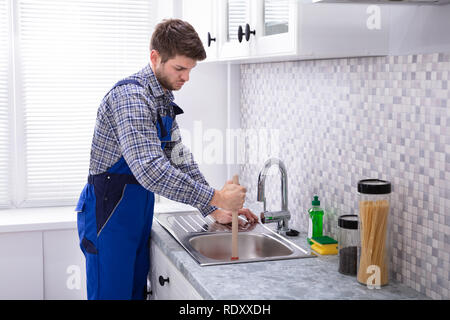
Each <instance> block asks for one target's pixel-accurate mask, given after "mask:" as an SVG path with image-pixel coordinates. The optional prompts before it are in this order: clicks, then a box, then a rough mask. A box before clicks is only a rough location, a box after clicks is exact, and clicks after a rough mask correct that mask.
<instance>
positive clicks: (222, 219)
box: [210, 208, 258, 225]
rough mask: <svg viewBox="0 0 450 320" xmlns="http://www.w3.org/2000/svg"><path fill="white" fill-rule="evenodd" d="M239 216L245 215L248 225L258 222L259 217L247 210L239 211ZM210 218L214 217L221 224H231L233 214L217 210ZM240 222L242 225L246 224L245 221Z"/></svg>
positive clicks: (240, 220)
mask: <svg viewBox="0 0 450 320" xmlns="http://www.w3.org/2000/svg"><path fill="white" fill-rule="evenodd" d="M238 214H239V215H243V216H244V217H245V218H246V219H247V221H248V223H256V222H258V217H257V216H256V215H255V214H254V213H253V212H251V211H250V209H247V208H242V209H239V211H238ZM210 216H212V217H213V218H214V219H215V220H216V221H217V222H218V223H220V224H228V223H231V220H232V217H233V213H232V212H231V211H228V210H224V209H217V210H216V211H214V212H212V213H211V214H210ZM238 220H239V224H240V225H245V224H246V223H245V221H243V220H242V219H238Z"/></svg>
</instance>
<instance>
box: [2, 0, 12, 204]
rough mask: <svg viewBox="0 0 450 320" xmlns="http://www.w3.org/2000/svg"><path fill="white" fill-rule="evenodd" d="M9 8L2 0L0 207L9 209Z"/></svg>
mask: <svg viewBox="0 0 450 320" xmlns="http://www.w3.org/2000/svg"><path fill="white" fill-rule="evenodd" d="M7 12H8V7H7V2H6V0H0V207H7V206H8V205H9V202H10V197H9V180H10V176H9V153H10V148H9V126H8V117H9V104H8V100H9V95H8V77H9V62H8V60H9V59H8V57H9V48H10V46H9V41H8V38H9V33H8V20H9V19H8V15H7Z"/></svg>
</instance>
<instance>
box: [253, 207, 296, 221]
mask: <svg viewBox="0 0 450 320" xmlns="http://www.w3.org/2000/svg"><path fill="white" fill-rule="evenodd" d="M260 218H261V223H271V222H278V221H282V220H289V219H290V218H291V214H290V213H289V211H284V210H282V211H263V212H261V214H260Z"/></svg>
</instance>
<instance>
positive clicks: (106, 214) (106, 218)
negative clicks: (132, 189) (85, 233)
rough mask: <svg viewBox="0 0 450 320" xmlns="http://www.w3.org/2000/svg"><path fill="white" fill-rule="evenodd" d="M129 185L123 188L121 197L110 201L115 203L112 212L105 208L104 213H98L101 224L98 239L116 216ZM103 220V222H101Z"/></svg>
mask: <svg viewBox="0 0 450 320" xmlns="http://www.w3.org/2000/svg"><path fill="white" fill-rule="evenodd" d="M127 186H128V184H125V185H124V186H123V189H122V193H121V195H120V197H115V199H109V200H110V201H113V203H115V205H114V207H113V209H112V210H111V212H106V207H104V210H103V211H104V212H98V213H97V219H99V221H101V222H100V224H99V228H98V231H97V237H98V236H99V235H100V232H102V230H103V228H105V226H106V225H107V224H108V221H109V220H110V219H111V217H112V216H113V215H114V213H115V212H116V210H117V208H118V207H119V205H120V203H121V202H122V200H123V198H124V196H125V191H126V189H127ZM100 219H101V220H100Z"/></svg>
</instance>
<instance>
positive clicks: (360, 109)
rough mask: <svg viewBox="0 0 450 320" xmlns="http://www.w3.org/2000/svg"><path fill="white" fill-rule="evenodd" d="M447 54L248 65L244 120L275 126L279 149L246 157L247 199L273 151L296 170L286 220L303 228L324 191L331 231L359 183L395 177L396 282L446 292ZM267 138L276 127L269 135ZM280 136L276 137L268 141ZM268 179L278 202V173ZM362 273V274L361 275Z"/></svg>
mask: <svg viewBox="0 0 450 320" xmlns="http://www.w3.org/2000/svg"><path fill="white" fill-rule="evenodd" d="M449 87H450V53H436V54H425V55H422V54H419V55H405V56H387V57H364V58H346V59H330V60H311V61H290V62H277V63H262V64H244V65H241V106H240V107H241V127H242V128H243V129H244V130H254V129H261V128H263V129H267V130H268V132H278V138H277V139H278V140H277V141H278V143H277V146H275V147H274V146H273V143H272V144H268V145H270V146H271V147H270V148H266V149H265V150H262V149H261V150H258V149H257V147H256V146H258V145H259V146H261V145H264V139H266V138H264V136H263V135H259V136H258V137H259V141H257V142H251V141H248V142H247V147H248V148H250V149H252V148H253V149H255V148H256V149H257V150H256V151H257V152H258V156H259V158H258V160H257V161H253V162H249V163H243V164H242V165H241V177H240V180H241V184H243V185H245V186H246V187H247V190H248V191H247V202H246V203H247V206H248V207H250V208H253V209H254V210H258V209H257V206H258V205H259V204H260V203H258V204H257V203H256V194H257V180H258V173H259V171H260V170H261V168H262V166H263V163H264V161H265V160H266V159H267V158H269V157H270V156H276V157H278V158H280V159H281V160H282V161H283V162H284V164H285V165H286V168H287V172H288V188H289V189H288V201H289V209H290V211H291V214H292V218H291V221H290V226H291V227H292V228H294V229H297V230H299V231H301V232H307V227H308V220H307V210H308V209H309V208H310V207H311V200H312V198H313V196H314V195H318V196H319V199H320V201H321V206H322V207H323V208H324V209H325V221H324V229H325V232H326V234H330V235H331V236H333V237H335V238H337V217H338V216H339V215H342V214H356V213H357V211H358V193H357V182H358V181H359V180H360V179H365V178H379V179H383V180H388V181H391V182H392V185H393V192H392V194H391V211H390V219H391V226H392V227H391V230H392V240H393V245H392V250H391V256H392V260H391V268H392V270H393V280H395V281H399V282H401V283H404V284H405V285H407V286H410V287H412V288H414V289H415V290H417V291H419V292H421V293H423V294H426V295H427V296H429V297H431V298H433V299H450V292H449V291H450V267H449V264H450V257H449V255H450V90H449ZM269 134H270V133H269ZM272 140H273V139H272ZM270 172H271V173H273V175H271V176H270V177H269V178H268V179H267V181H266V199H267V209H268V210H280V208H281V196H280V195H281V192H280V176H279V173H278V170H277V169H276V168H275V167H274V168H272V169H271V170H270ZM355 281H356V280H355Z"/></svg>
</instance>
